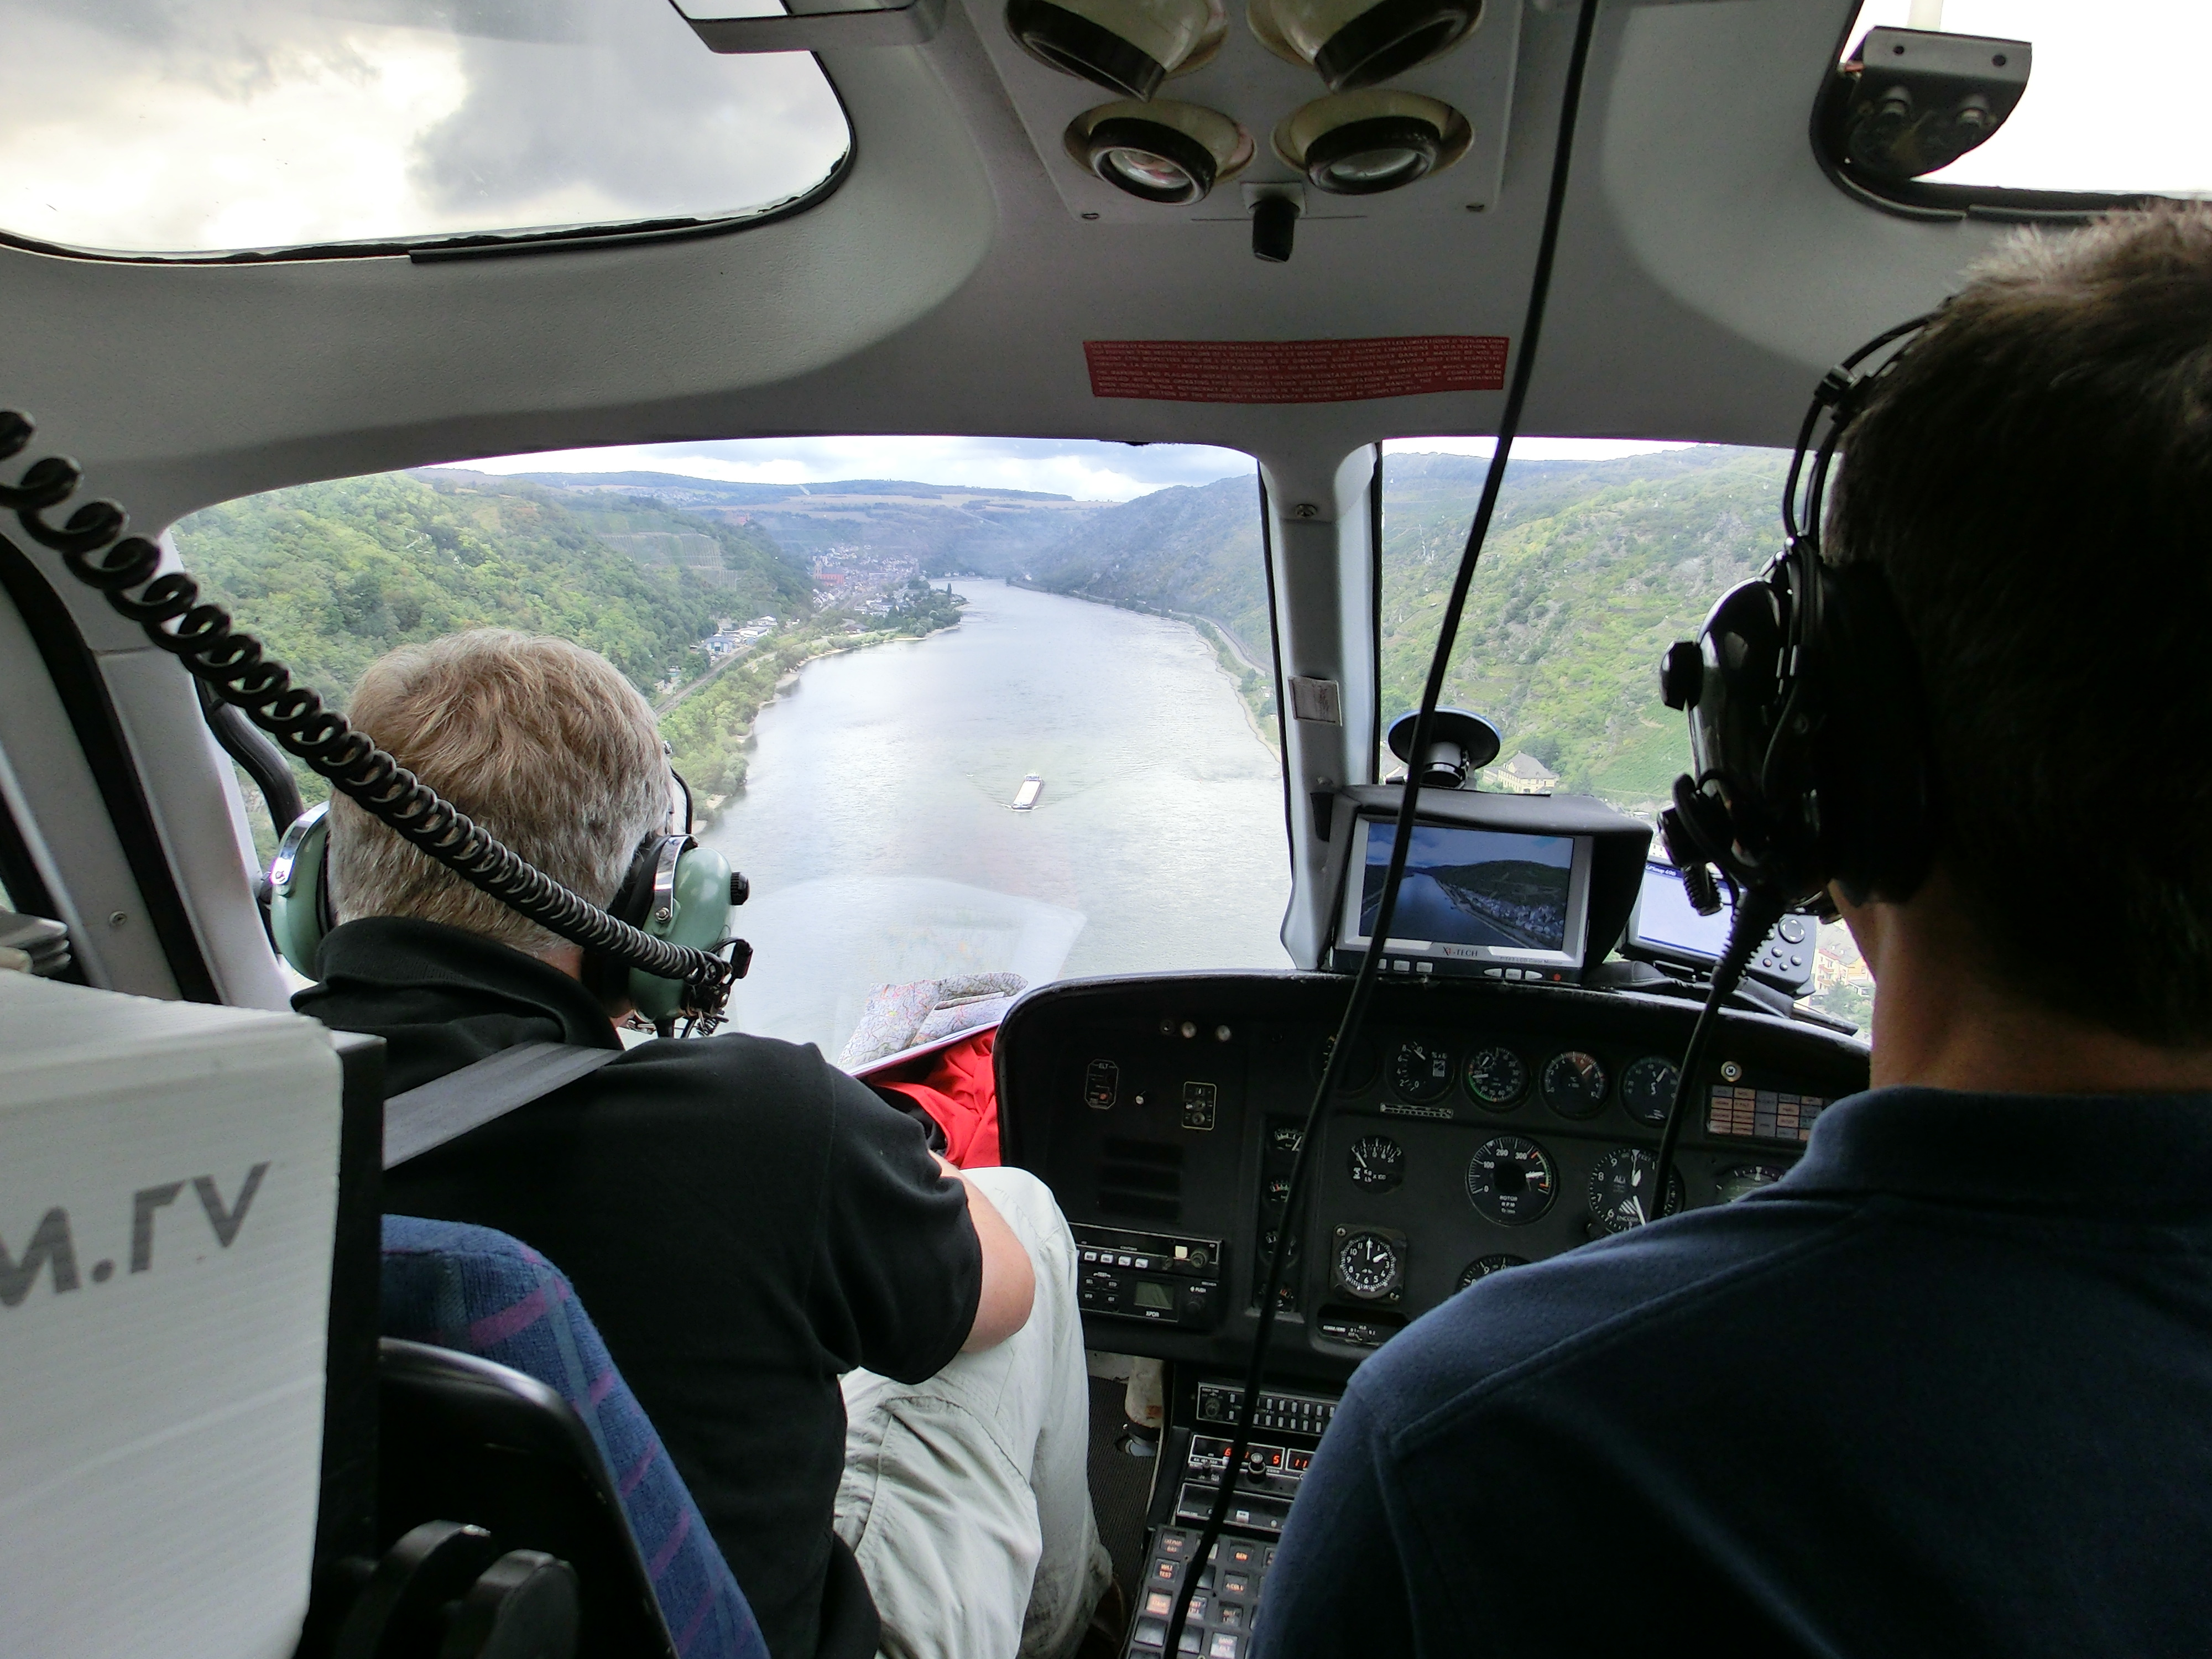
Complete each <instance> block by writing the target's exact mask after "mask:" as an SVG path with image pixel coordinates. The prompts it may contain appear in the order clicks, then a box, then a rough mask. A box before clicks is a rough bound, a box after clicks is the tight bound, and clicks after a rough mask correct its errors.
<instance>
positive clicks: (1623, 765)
mask: <svg viewBox="0 0 2212 1659" xmlns="http://www.w3.org/2000/svg"><path fill="white" fill-rule="evenodd" d="M1454 447H1455V448H1458V449H1461V450H1464V449H1466V448H1468V447H1471V446H1469V445H1468V444H1467V443H1466V441H1463V440H1426V441H1425V440H1422V439H1419V438H1404V439H1399V440H1396V441H1393V442H1392V443H1390V444H1389V445H1387V446H1385V448H1386V452H1387V453H1386V455H1385V458H1384V461H1383V595H1382V605H1383V608H1382V617H1381V633H1382V642H1383V656H1382V678H1383V721H1384V723H1385V725H1386V726H1387V725H1388V723H1389V721H1390V720H1393V719H1395V717H1396V716H1397V715H1398V714H1401V713H1403V712H1404V711H1406V710H1407V709H1409V708H1415V707H1417V706H1418V705H1419V702H1420V696H1421V686H1422V682H1423V679H1424V677H1425V675H1426V673H1427V671H1428V665H1429V659H1430V657H1431V654H1432V653H1434V651H1435V649H1436V642H1437V628H1438V625H1439V623H1440V621H1441V617H1442V613H1443V604H1444V601H1445V599H1446V598H1447V597H1448V595H1449V592H1450V588H1451V582H1452V577H1453V575H1454V574H1455V572H1456V571H1457V569H1458V566H1459V559H1460V554H1461V551H1462V548H1463V547H1464V545H1465V543H1466V538H1467V532H1468V524H1469V522H1470V521H1471V520H1473V518H1474V508H1475V502H1476V500H1477V498H1478V497H1479V496H1480V494H1481V491H1482V480H1483V474H1484V472H1485V471H1486V469H1487V468H1488V466H1489V462H1488V460H1487V459H1485V458H1484V457H1483V456H1481V455H1479V454H1469V453H1450V449H1451V448H1454ZM1623 451H1629V452H1637V453H1622V452H1623ZM1789 462H1790V456H1789V453H1788V452H1787V451H1786V450H1774V449H1733V448H1723V447H1717V446H1712V445H1699V446H1695V447H1691V446H1674V447H1661V446H1655V445H1632V444H1604V443H1599V444H1588V443H1580V442H1576V441H1558V440H1554V441H1548V442H1547V441H1545V440H1542V439H1536V440H1532V441H1523V442H1522V444H1521V445H1519V446H1517V447H1516V448H1515V450H1514V453H1513V461H1512V465H1511V466H1510V469H1509V470H1508V471H1507V473H1506V476H1505V484H1504V490H1503V492H1502V493H1501V495H1500V496H1499V498H1498V513H1497V517H1496V519H1495V520H1494V521H1493V522H1492V526H1491V532H1490V540H1489V544H1488V546H1487V547H1486V549H1485V550H1484V552H1483V556H1482V563H1481V565H1480V567H1479V568H1478V569H1477V571H1476V573H1475V578H1474V586H1473V587H1472V588H1471V589H1470V590H1469V592H1468V609H1467V617H1466V620H1465V621H1464V623H1462V626H1461V629H1460V635H1459V644H1458V647H1457V649H1456V651H1455V653H1454V659H1453V665H1452V670H1451V673H1450V677H1449V679H1447V680H1446V682H1445V685H1444V699H1443V700H1444V702H1446V703H1447V704H1450V705H1456V706H1458V707H1461V708H1472V709H1474V711H1475V712H1476V713H1478V714H1483V715H1486V716H1487V717H1488V718H1489V719H1490V720H1492V722H1493V723H1494V724H1495V725H1496V726H1498V731H1499V732H1500V734H1501V735H1502V736H1503V738H1504V747H1503V748H1502V749H1501V750H1499V751H1498V759H1497V762H1496V763H1495V764H1493V765H1492V766H1491V767H1490V768H1489V769H1486V771H1485V772H1483V774H1482V775H1481V776H1480V780H1479V784H1480V787H1482V788H1484V789H1491V790H1500V791H1510V792H1513V793H1522V794H1553V793H1557V794H1570V793H1571V794H1590V795H1595V796H1597V797H1599V798H1600V799H1602V800H1605V801H1607V802H1608V803H1610V804H1611V805H1614V806H1617V807H1619V808H1620V809H1621V810H1622V811H1626V812H1629V813H1632V814H1633V815H1635V816H1637V817H1642V818H1644V819H1646V820H1647V821H1652V822H1656V818H1657V816H1658V813H1659V810H1660V809H1661V808H1662V806H1664V805H1666V803H1667V799H1668V790H1669V789H1670V787H1672V786H1673V783H1674V778H1675V776H1676V775H1677V774H1679V773H1680V772H1683V771H1686V769H1688V767H1689V764H1690V745H1689V729H1688V726H1687V724H1686V722H1685V720H1683V717H1682V716H1681V715H1680V714H1678V713H1676V712H1675V711H1674V710H1672V709H1669V708H1667V707H1666V705H1665V704H1664V703H1662V702H1661V701H1660V698H1659V674H1658V666H1659V659H1660V656H1661V653H1663V652H1664V651H1665V650H1666V648H1667V647H1668V645H1669V644H1670V643H1672V642H1673V641H1675V640H1678V639H1686V638H1690V637H1692V636H1693V635H1695V633H1696V631H1697V629H1698V627H1699V624H1700V623H1702V622H1703V621H1704V620H1705V613H1706V611H1709V610H1711V607H1712V604H1713V601H1714V600H1715V599H1718V598H1719V597H1720V596H1721V595H1722V594H1723V592H1727V591H1728V589H1729V588H1730V587H1732V586H1735V584H1736V583H1738V582H1740V581H1743V580H1747V579H1749V578H1750V577H1753V576H1755V575H1757V574H1759V572H1760V571H1761V570H1762V569H1764V568H1765V566H1766V563H1767V562H1768V561H1769V560H1770V559H1771V558H1772V557H1773V556H1774V554H1775V553H1776V552H1777V551H1778V550H1779V548H1780V546H1781V540H1782V526H1781V501H1782V482H1783V477H1784V473H1785V472H1786V471H1788V468H1789ZM1379 763H1380V766H1381V768H1382V770H1383V772H1384V773H1385V774H1387V773H1389V772H1390V771H1392V770H1395V769H1397V767H1398V764H1399V763H1397V762H1396V761H1395V759H1393V758H1392V757H1390V756H1389V754H1388V753H1387V752H1386V753H1384V754H1383V756H1382V757H1380V762H1379ZM1815 968H1816V984H1817V987H1818V994H1816V996H1815V998H1814V1005H1815V1006H1818V1007H1820V1009H1822V1010H1823V1011H1824V1012H1830V1013H1832V1014H1834V1015H1836V1016H1837V1017H1838V1018H1845V1019H1849V1020H1850V1021H1851V1022H1852V1023H1853V1024H1860V1025H1863V1024H1865V1023H1866V1018H1867V1015H1868V1012H1869V997H1870V994H1871V989H1872V987H1871V981H1869V980H1868V979H1867V978H1866V975H1865V969H1864V967H1863V965H1862V964H1861V963H1860V962H1859V958H1858V953H1857V950H1856V949H1855V948H1854V947H1853V946H1852V945H1851V943H1850V935H1849V934H1848V933H1846V932H1845V931H1844V929H1842V928H1840V927H1837V928H1824V929H1822V930H1821V934H1820V948H1819V960H1818V962H1817V963H1815Z"/></svg>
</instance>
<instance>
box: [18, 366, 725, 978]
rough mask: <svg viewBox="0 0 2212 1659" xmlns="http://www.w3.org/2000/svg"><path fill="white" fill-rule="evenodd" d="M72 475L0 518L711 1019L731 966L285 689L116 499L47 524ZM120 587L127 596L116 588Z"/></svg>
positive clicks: (519, 906) (517, 899) (532, 912)
mask: <svg viewBox="0 0 2212 1659" xmlns="http://www.w3.org/2000/svg"><path fill="white" fill-rule="evenodd" d="M33 429H34V428H33V426H32V424H31V422H30V421H29V420H27V418H25V417H24V416H21V415H19V414H17V413H15V412H14V411H13V410H0V461H5V460H9V459H13V458H14V457H15V456H16V455H18V454H20V453H22V450H23V448H24V447H25V446H26V445H27V444H28V443H29V442H30V441H31V435H32V433H33ZM82 476H83V475H82V473H81V472H80V471H79V470H78V468H77V465H76V463H75V462H74V461H70V460H66V459H63V458H62V457H60V456H58V455H49V456H47V457H46V459H43V460H40V461H34V462H33V463H32V464H31V465H30V466H29V467H28V468H27V470H26V471H24V473H23V476H22V478H21V481H20V482H18V483H15V485H14V486H12V487H11V486H9V485H5V484H0V510H6V511H11V512H13V513H15V517H16V519H17V520H18V521H20V522H21V525H22V526H23V529H24V532H25V533H27V535H29V536H30V537H31V538H32V539H33V540H34V541H36V542H38V543H39V544H40V545H41V546H43V547H48V548H51V549H52V550H54V551H55V552H57V553H58V554H60V555H61V556H62V562H63V563H64V564H65V565H67V566H68V567H69V571H70V574H71V575H73V576H75V577H76V579H77V580H79V581H81V582H83V583H84V584H85V585H86V586H89V587H94V588H97V589H99V590H100V592H101V593H103V594H105V595H106V599H107V603H108V604H109V605H110V606H112V608H113V609H114V610H115V611H116V612H117V613H118V615H121V616H123V617H127V618H129V619H130V620H131V621H132V622H135V623H137V624H138V625H139V626H140V627H141V628H142V629H143V630H144V631H145V635H146V637H147V638H148V639H149V640H151V641H153V642H154V643H155V645H157V646H159V647H161V649H162V650H164V651H167V652H168V653H170V654H171V655H172V656H173V657H175V658H176V659H177V660H178V661H179V663H181V664H182V665H184V667H185V669H186V670H187V671H190V672H191V675H192V676H193V678H196V679H197V680H199V681H201V682H203V683H204V684H206V685H207V686H209V687H210V688H211V689H212V690H214V692H215V694H216V696H218V697H220V698H222V701H223V702H226V703H228V704H229V705H231V706H232V707H234V708H239V709H241V710H243V711H244V712H245V714H246V717H247V718H248V719H250V720H252V722H253V723H254V725H256V726H259V727H260V728H261V729H262V730H263V731H264V732H268V733H269V734H270V736H271V737H273V738H276V741H277V742H278V743H279V744H283V747H284V748H285V750H287V751H289V753H291V754H294V755H296V756H298V757H300V758H301V760H303V761H305V762H306V763H307V764H308V766H309V767H311V768H312V769H313V770H314V771H316V772H317V773H319V775H322V776H323V777H325V778H327V779H329V780H330V782H331V787H333V788H335V789H337V790H338V791H339V792H340V793H343V794H344V795H345V796H347V797H348V798H349V799H352V800H353V801H355V802H356V803H357V804H358V805H360V806H361V807H362V810H363V811H366V812H368V814H369V815H370V816H371V817H374V818H375V819H376V820H377V821H378V822H379V823H383V824H385V825H386V826H387V827H388V828H390V829H392V830H394V831H395V832H397V833H398V835H399V836H402V837H404V839H405V840H406V841H408V842H410V843H411V844H412V845H414V846H416V847H417V848H421V849H422V851H423V852H424V853H426V854H428V855H429V856H430V857H432V858H434V859H435V860H437V861H438V862H439V863H441V864H442V865H444V866H446V867H447V869H449V870H451V871H453V872H454V873H455V874H456V875H458V876H459V877H460V878H462V879H463V880H464V881H465V882H467V883H468V884H470V885H471V886H472V887H475V888H477V889H478V890H480V891H483V892H485V893H489V895H490V896H492V897H493V898H495V899H497V900H498V901H499V902H501V903H502V904H504V905H506V906H507V907H508V908H510V909H513V910H515V911H518V912H520V914H521V915H525V916H527V917H528V918H529V919H530V920H531V921H534V922H536V923H537V924H538V926H539V927H544V928H545V929H546V930H547V931H548V932H549V933H556V934H558V935H559V936H560V937H561V938H562V939H567V940H568V941H569V942H570V943H571V944H574V945H582V946H583V947H584V949H585V950H586V951H593V952H596V953H598V954H599V955H601V956H604V957H609V958H611V959H612V960H613V961H616V962H619V963H623V964H625V965H626V966H629V967H632V968H637V969H642V970H643V971H645V972H646V973H647V974H651V975H654V976H655V977H657V978H661V979H673V980H681V981H684V983H685V985H686V986H687V987H689V990H688V993H687V998H688V1000H689V1002H690V1003H691V1004H693V1005H696V1012H702V1013H704V1012H719V1011H720V1008H721V1007H722V1006H723V1005H724V1004H725V1003H726V1001H727V1000H728V999H729V993H730V984H731V981H732V979H734V978H735V973H734V971H733V970H732V968H731V966H730V964H729V963H726V962H724V961H723V960H721V958H720V957H715V956H712V955H709V954H708V952H707V951H698V950H693V949H691V948H690V946H687V945H671V944H670V943H669V942H668V941H667V940H665V939H654V938H653V936H652V935H651V934H649V933H641V932H640V931H639V930H638V929H637V928H635V927H631V926H629V924H628V923H627V922H624V921H619V920H617V918H616V917H614V916H611V915H608V914H607V913H606V912H605V910H603V909H601V908H599V906H598V905H596V904H593V903H592V902H589V901H588V900H586V899H584V898H582V897H580V896H578V895H576V894H575V893H573V892H571V891H570V890H568V888H566V887H564V886H562V884H560V883H559V882H557V881H556V880H554V879H553V878H552V877H550V876H549V875H547V874H546V873H545V872H544V871H542V870H540V869H538V867H537V866H534V865H532V864H531V863H530V862H529V861H528V860H526V859H524V858H523V857H522V856H521V855H520V854H518V853H516V852H514V851H513V849H512V848H507V847H506V846H503V845H502V844H501V842H499V841H498V840H497V839H496V838H495V837H494V836H493V835H492V834H491V832H490V831H489V830H488V829H484V828H483V825H481V824H479V823H477V822H476V821H475V820H474V819H472V818H471V817H469V816H468V814H467V813H465V812H464V811H461V810H460V808H459V807H457V806H455V805H453V803H452V802H451V801H449V800H447V799H445V798H444V797H443V796H441V795H440V794H439V793H437V791H436V790H435V789H433V788H431V787H429V786H428V784H426V783H424V782H422V780H421V779H419V778H417V777H416V775H414V774H413V773H412V772H410V771H409V770H408V769H406V768H405V767H404V766H402V765H400V763H398V761H397V760H396V759H394V758H393V757H392V756H391V755H390V754H388V753H386V751H385V750H382V749H380V748H379V747H378V746H377V744H376V743H375V741H374V739H373V738H370V737H369V736H368V733H367V732H362V731H360V730H358V729H357V728H356V727H355V726H353V725H352V724H351V723H350V722H349V721H348V720H347V719H346V718H345V716H344V715H343V714H338V713H337V711H336V710H334V709H330V708H325V707H324V706H323V700H322V698H321V697H320V696H318V695H317V694H316V693H315V692H314V691H313V690H312V689H311V688H308V687H306V686H295V685H294V684H292V676H291V671H289V669H287V668H286V667H285V666H284V665H283V664H282V663H279V662H276V661H274V660H272V659H270V658H269V657H267V656H266V655H264V653H263V652H262V649H261V642H260V641H258V640H257V639H255V638H254V637H253V636H252V635H250V634H241V633H239V632H238V631H237V629H235V627H234V624H233V623H232V621H231V618H230V616H229V613H228V612H227V611H224V610H223V609H222V606H221V605H213V604H210V603H206V602H204V601H203V600H202V599H201V598H200V589H199V584H198V583H197V582H196V581H194V580H192V579H191V576H189V575H188V574H185V572H183V571H181V570H173V571H170V572H167V574H161V549H159V548H158V547H156V546H155V544H153V543H151V542H149V541H148V540H147V539H146V538H144V537H143V536H131V537H127V538H126V537H125V536H124V535H123V532H124V529H125V526H126V525H127V524H128V522H129V520H127V519H126V518H125V514H124V512H123V509H122V508H121V507H118V506H116V505H115V503H114V502H112V501H88V502H86V503H85V504H84V505H82V506H81V507H78V508H77V509H76V511H75V512H73V513H70V517H69V521H68V523H66V524H64V525H63V526H59V527H57V526H53V525H50V524H48V523H47V522H46V520H45V517H44V514H45V513H46V509H48V508H49V507H58V506H59V505H61V503H62V502H64V501H67V500H68V499H69V498H70V496H71V495H75V494H76V487H77V485H78V483H80V482H82ZM131 588H136V589H137V596H136V597H135V598H134V597H132V596H131V594H129V593H128V592H126V591H125V590H127V589H131ZM171 624H173V626H171ZM280 827H281V826H280Z"/></svg>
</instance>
